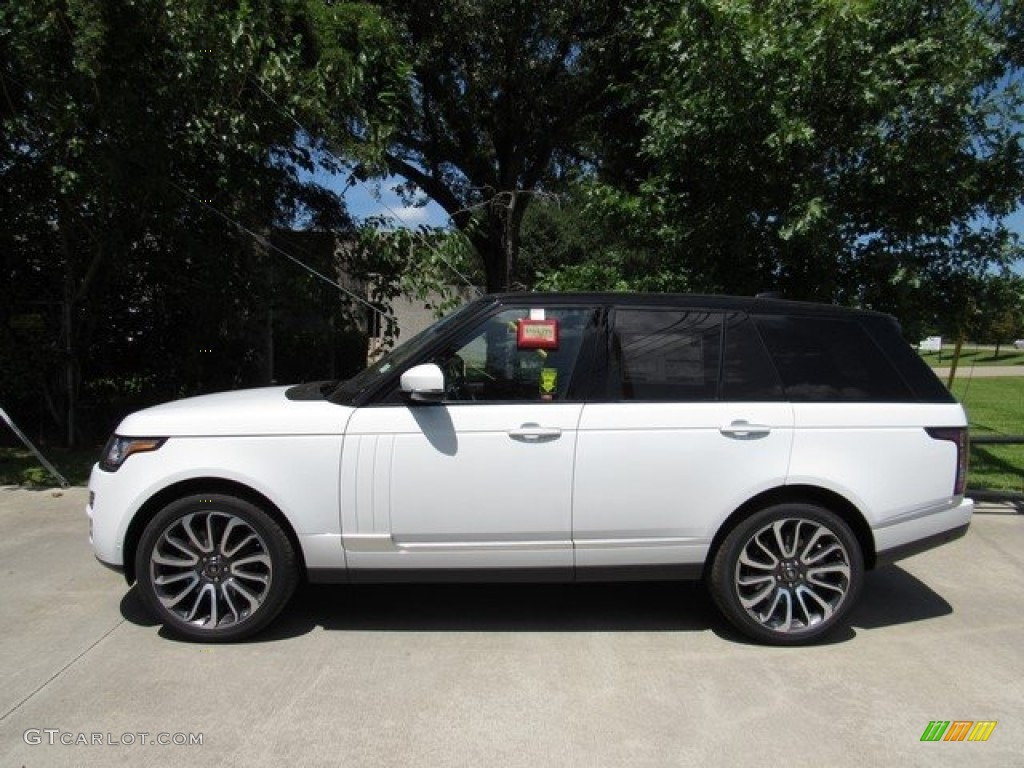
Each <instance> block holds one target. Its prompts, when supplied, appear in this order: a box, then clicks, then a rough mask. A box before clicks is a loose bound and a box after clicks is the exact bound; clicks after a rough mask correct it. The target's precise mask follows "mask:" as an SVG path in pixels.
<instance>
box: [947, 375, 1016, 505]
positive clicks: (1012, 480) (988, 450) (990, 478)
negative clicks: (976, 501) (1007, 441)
mask: <svg viewBox="0 0 1024 768" xmlns="http://www.w3.org/2000/svg"><path fill="white" fill-rule="evenodd" d="M953 394H954V395H956V396H957V398H958V399H959V400H960V402H962V403H963V404H964V407H965V408H966V409H967V418H968V420H969V422H970V424H971V434H972V435H975V436H978V435H1020V436H1024V377H1007V378H996V379H957V380H956V381H955V382H953ZM967 485H968V486H969V487H971V488H984V489H986V490H992V491H1016V492H1018V493H1024V445H974V446H972V447H971V466H970V471H969V473H968V477H967Z"/></svg>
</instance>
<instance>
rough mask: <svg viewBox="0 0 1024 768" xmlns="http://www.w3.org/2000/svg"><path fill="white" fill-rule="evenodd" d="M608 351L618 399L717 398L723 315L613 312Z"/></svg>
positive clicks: (639, 310) (651, 311) (710, 313)
mask: <svg viewBox="0 0 1024 768" xmlns="http://www.w3.org/2000/svg"><path fill="white" fill-rule="evenodd" d="M611 345H612V347H611V353H612V360H613V363H614V367H615V368H616V369H617V371H618V373H617V375H616V376H613V386H615V387H616V388H617V389H618V391H617V392H613V393H612V395H613V396H614V397H616V398H619V399H622V400H672V401H679V402H695V401H707V400H715V399H716V398H717V397H718V377H719V361H720V360H721V354H722V315H721V314H720V313H718V312H707V311H703V310H678V309H620V310H618V311H616V313H615V318H614V325H613V330H612V339H611Z"/></svg>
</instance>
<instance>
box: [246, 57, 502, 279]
mask: <svg viewBox="0 0 1024 768" xmlns="http://www.w3.org/2000/svg"><path fill="white" fill-rule="evenodd" d="M249 79H250V80H251V81H252V83H253V85H255V86H256V89H257V90H258V91H259V92H260V93H262V94H263V96H264V98H266V100H267V101H269V102H270V103H271V104H272V105H273V106H274V108H275V109H276V110H277V111H278V112H280V113H281V115H283V116H284V117H285V118H287V119H288V120H289V121H290V122H291V123H292V124H293V125H294V126H296V127H297V128H298V129H299V130H300V131H302V132H303V133H304V134H305V135H306V136H310V137H312V136H313V133H312V132H310V131H309V130H308V129H307V128H306V126H304V125H303V124H302V123H301V122H299V120H298V118H296V117H295V115H294V114H292V113H291V112H289V111H288V110H287V109H285V108H284V107H283V106H281V104H279V103H278V102H277V100H276V99H275V98H274V97H273V96H271V95H270V94H269V93H267V91H266V89H265V88H264V87H263V86H262V85H261V84H260V83H259V81H258V80H256V78H255V77H254V76H252V75H250V76H249ZM323 151H324V152H326V153H327V154H329V155H330V156H331V157H332V158H334V160H335V162H337V163H338V165H340V166H342V167H344V166H345V165H346V163H345V161H344V160H342V158H340V157H339V156H338V155H337V154H336V153H335V152H334V151H332V150H331V148H330V147H329V146H326V145H325V146H323ZM351 179H354V180H355V181H357V182H359V183H360V184H362V185H363V186H364V187H365V188H366V189H367V190H368V191H370V193H371V194H373V190H370V187H369V185H368V184H367V183H366V181H364V180H363V179H360V178H359V177H358V176H356V175H355V174H353V175H352V176H351ZM349 186H351V181H350V184H349ZM379 202H380V204H381V206H383V208H384V209H385V210H386V211H387V212H388V213H390V214H391V215H392V217H394V218H395V219H396V220H399V221H401V216H399V215H398V212H397V211H395V209H394V208H392V207H391V206H390V205H388V204H387V203H386V202H384V201H383V200H380V201H379ZM412 232H413V234H414V235H415V236H416V237H417V238H419V240H420V241H421V242H422V243H423V245H425V246H426V247H427V249H428V250H430V251H432V252H433V253H435V254H437V256H438V258H440V259H441V261H442V262H443V263H444V265H445V266H446V267H448V269H450V270H451V271H452V272H454V273H455V274H456V275H458V276H459V279H460V280H462V282H463V283H465V285H466V286H467V287H469V288H472V289H473V290H474V291H476V293H477V295H478V296H479V295H482V293H483V292H482V291H481V290H480V288H479V286H477V285H474V284H473V281H471V280H470V279H469V278H468V277H466V276H465V275H464V274H463V273H462V272H461V271H460V270H459V269H458V268H456V267H455V265H454V264H452V263H451V262H450V261H449V260H448V259H447V258H445V255H444V254H443V253H442V252H441V251H440V249H438V248H437V247H435V246H434V245H433V244H432V243H431V242H430V241H429V240H427V238H426V237H425V236H424V234H423V233H422V232H421V231H420V230H418V229H413V230H412Z"/></svg>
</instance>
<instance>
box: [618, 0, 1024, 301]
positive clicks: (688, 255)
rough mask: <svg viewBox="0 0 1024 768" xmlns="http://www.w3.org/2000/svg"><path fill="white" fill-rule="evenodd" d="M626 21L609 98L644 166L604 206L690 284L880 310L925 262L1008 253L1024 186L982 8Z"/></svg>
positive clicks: (741, 10)
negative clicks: (634, 132) (634, 138)
mask: <svg viewBox="0 0 1024 768" xmlns="http://www.w3.org/2000/svg"><path fill="white" fill-rule="evenodd" d="M630 23H631V24H633V25H634V27H635V35H634V37H635V38H637V39H641V40H645V41H646V42H645V43H644V44H643V45H642V46H641V50H640V52H639V58H640V60H641V62H642V66H641V67H639V68H638V69H637V71H636V74H635V75H634V77H633V78H632V79H631V80H628V81H626V83H625V84H620V86H619V90H618V92H619V93H621V94H623V95H624V97H628V98H630V99H632V101H633V103H634V105H633V110H632V111H633V112H635V113H637V114H639V115H640V116H641V117H640V119H641V124H642V128H643V138H642V140H641V142H640V146H641V152H642V155H643V164H642V166H643V172H644V173H643V175H642V177H641V178H640V179H625V180H623V181H621V182H620V181H619V179H617V178H615V177H614V176H613V177H611V178H606V181H607V182H608V185H607V186H606V189H605V192H604V193H603V194H604V197H605V200H606V206H605V208H606V210H608V211H610V212H611V213H610V215H612V216H619V217H622V218H624V219H625V220H627V221H629V222H631V223H630V224H629V225H628V226H624V227H622V228H621V229H620V231H622V232H624V233H626V235H627V236H632V237H637V238H642V239H643V240H645V241H650V240H652V239H653V240H655V241H657V242H660V243H661V255H660V257H659V259H658V263H659V264H660V265H662V266H663V267H667V268H668V269H669V271H671V272H675V273H679V274H681V275H684V276H685V277H686V281H687V282H688V283H689V284H690V285H692V286H694V287H697V288H702V289H705V290H714V291H729V292H737V293H745V294H750V293H756V292H759V291H764V290H778V291H781V292H783V293H784V294H786V295H787V296H791V297H793V298H816V299H823V300H836V301H842V302H847V303H858V304H865V305H873V306H880V307H883V308H889V309H892V308H894V307H895V306H896V305H895V304H893V303H892V300H893V299H894V298H895V297H896V296H898V295H901V294H903V293H905V291H906V290H907V289H908V286H919V287H920V288H921V289H922V290H924V289H926V288H927V286H928V282H927V279H926V278H927V273H928V272H929V259H931V258H932V257H936V258H940V260H944V259H946V258H947V257H948V258H951V259H952V260H953V261H952V262H951V266H952V268H953V272H956V267H957V265H958V264H961V263H963V264H968V265H970V266H969V268H966V269H967V271H968V272H969V271H972V270H973V269H974V265H976V264H979V263H981V264H984V265H986V268H987V266H988V265H991V264H998V263H1000V260H1002V259H1005V258H1009V257H1012V256H1013V254H1014V253H1019V251H1018V250H1017V249H1016V245H1015V243H1014V241H1013V238H1012V237H1011V236H1010V235H1009V233H1008V232H1006V230H1005V229H1004V228H1002V227H1001V226H1000V225H999V224H998V221H999V220H1000V218H1001V217H1002V216H1004V215H1005V214H1007V213H1009V212H1010V211H1012V210H1014V209H1015V208H1016V207H1017V206H1018V205H1019V204H1020V202H1021V190H1022V189H1024V153H1022V142H1021V124H1020V114H1021V106H1022V100H1021V94H1020V89H1019V87H1018V84H1017V81H1016V80H1015V79H1014V77H1013V76H1012V75H1013V73H1014V72H1017V70H1016V69H1015V67H1016V66H1018V65H1019V60H1018V61H1016V62H1015V61H1014V59H1013V58H1012V57H1011V56H1010V53H1011V45H1010V44H1011V41H1012V29H1011V27H1012V24H1011V19H1010V17H1009V14H1008V13H1004V12H1003V11H1002V9H1001V6H999V5H998V4H992V5H991V6H987V5H983V4H978V3H975V2H972V1H971V0H940V1H939V2H934V3H929V4H927V6H922V5H921V4H920V3H919V2H916V0H893V1H891V2H890V1H889V0H886V2H873V1H869V2H862V3H847V2H838V1H837V2H822V3H805V2H798V1H797V0H767V2H751V1H748V0H677V2H672V3H664V4H659V5H658V6H657V7H650V8H648V9H644V10H641V11H639V12H636V13H635V14H633V15H632V17H631V19H630ZM625 146H627V147H628V146H629V145H628V143H627V144H626V145H625ZM614 165H616V164H607V165H606V166H605V167H606V168H611V167H613V166H614ZM617 165H618V166H620V167H621V166H622V165H623V163H621V162H619V163H617ZM972 233H975V234H976V236H975V235H972ZM972 249H975V250H972ZM944 263H945V262H944ZM652 266H653V265H652ZM945 271H948V270H945Z"/></svg>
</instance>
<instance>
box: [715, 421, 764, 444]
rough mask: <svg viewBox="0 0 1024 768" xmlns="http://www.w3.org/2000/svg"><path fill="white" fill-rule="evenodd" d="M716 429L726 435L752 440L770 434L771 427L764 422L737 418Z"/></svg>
mask: <svg viewBox="0 0 1024 768" xmlns="http://www.w3.org/2000/svg"><path fill="white" fill-rule="evenodd" d="M718 431H719V432H721V433H722V434H723V435H725V436H726V437H733V438H736V439H738V440H753V439H755V438H758V437H764V436H765V435H768V434H771V431H772V428H771V427H769V426H767V425H766V424H751V423H750V422H749V421H745V420H743V419H737V420H736V421H734V422H732V423H731V424H726V425H725V426H724V427H722V428H721V429H719V430H718Z"/></svg>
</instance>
